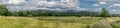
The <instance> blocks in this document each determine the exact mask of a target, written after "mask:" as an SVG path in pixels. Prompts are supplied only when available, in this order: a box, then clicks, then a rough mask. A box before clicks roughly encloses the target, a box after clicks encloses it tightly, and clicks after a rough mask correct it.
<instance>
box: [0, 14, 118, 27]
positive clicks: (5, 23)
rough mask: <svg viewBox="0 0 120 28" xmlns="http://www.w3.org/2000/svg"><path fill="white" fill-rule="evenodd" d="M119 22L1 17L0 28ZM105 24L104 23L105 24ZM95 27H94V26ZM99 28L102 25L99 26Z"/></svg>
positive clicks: (91, 18) (81, 18)
mask: <svg viewBox="0 0 120 28" xmlns="http://www.w3.org/2000/svg"><path fill="white" fill-rule="evenodd" d="M106 19H107V20H108V19H109V20H108V21H111V20H112V21H113V19H114V20H119V17H111V18H101V17H52V16H51V17H50V16H48V17H14V16H0V28H88V27H87V26H88V25H89V27H94V26H95V25H94V24H97V23H101V20H106ZM103 23H104V22H103ZM92 25H94V26H92ZM97 26H98V27H99V26H101V25H97ZM95 27H96V26H95Z"/></svg>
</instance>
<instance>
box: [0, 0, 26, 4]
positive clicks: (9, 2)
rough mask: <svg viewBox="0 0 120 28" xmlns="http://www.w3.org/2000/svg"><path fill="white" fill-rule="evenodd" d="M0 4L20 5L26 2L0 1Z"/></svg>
mask: <svg viewBox="0 0 120 28" xmlns="http://www.w3.org/2000/svg"><path fill="white" fill-rule="evenodd" d="M1 1H2V2H0V3H1V4H9V5H20V4H24V3H26V0H1Z"/></svg>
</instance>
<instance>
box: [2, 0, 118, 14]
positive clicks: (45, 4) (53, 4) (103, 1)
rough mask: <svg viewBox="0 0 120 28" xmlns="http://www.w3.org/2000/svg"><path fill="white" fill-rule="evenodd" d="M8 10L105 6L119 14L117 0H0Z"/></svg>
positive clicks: (96, 9) (87, 9) (80, 8)
mask: <svg viewBox="0 0 120 28" xmlns="http://www.w3.org/2000/svg"><path fill="white" fill-rule="evenodd" d="M0 4H3V5H6V6H7V8H8V9H9V11H23V10H39V9H40V10H52V11H54V10H55V11H64V10H75V11H94V12H100V11H101V8H106V9H107V10H108V11H109V12H110V13H112V14H120V1H119V0H0Z"/></svg>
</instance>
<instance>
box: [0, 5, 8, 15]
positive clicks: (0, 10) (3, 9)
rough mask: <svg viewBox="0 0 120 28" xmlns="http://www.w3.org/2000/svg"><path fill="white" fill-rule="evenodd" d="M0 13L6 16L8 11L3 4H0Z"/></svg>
mask: <svg viewBox="0 0 120 28" xmlns="http://www.w3.org/2000/svg"><path fill="white" fill-rule="evenodd" d="M0 15H2V16H8V15H9V12H8V9H7V8H6V6H5V5H0Z"/></svg>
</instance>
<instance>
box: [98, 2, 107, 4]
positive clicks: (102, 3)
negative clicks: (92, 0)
mask: <svg viewBox="0 0 120 28" xmlns="http://www.w3.org/2000/svg"><path fill="white" fill-rule="evenodd" d="M99 4H107V3H106V2H99Z"/></svg>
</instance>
